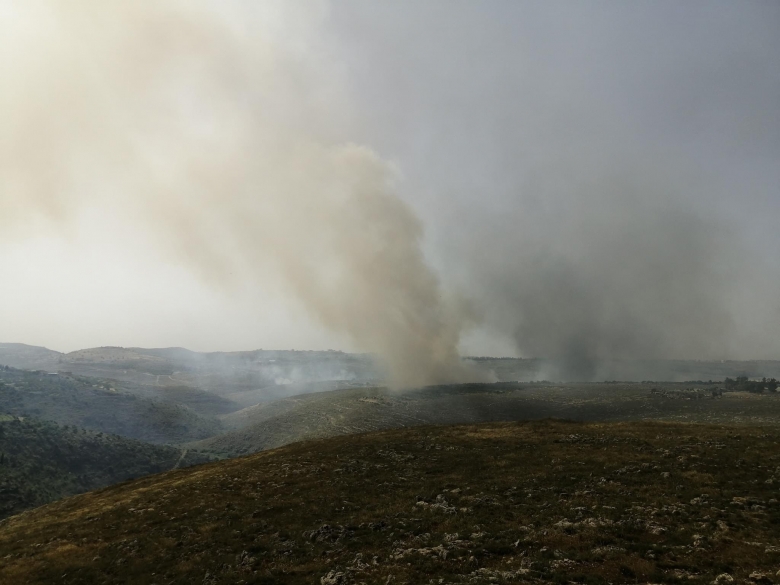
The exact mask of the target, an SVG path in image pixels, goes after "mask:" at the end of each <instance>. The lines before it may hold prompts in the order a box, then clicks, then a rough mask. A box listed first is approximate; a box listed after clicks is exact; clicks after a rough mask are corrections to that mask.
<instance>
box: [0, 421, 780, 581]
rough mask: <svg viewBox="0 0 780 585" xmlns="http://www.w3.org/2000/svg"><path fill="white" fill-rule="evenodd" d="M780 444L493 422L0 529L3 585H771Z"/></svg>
mask: <svg viewBox="0 0 780 585" xmlns="http://www.w3.org/2000/svg"><path fill="white" fill-rule="evenodd" d="M779 465H780V431H779V430H778V429H775V428H772V429H759V428H750V427H737V428H735V427H722V426H713V425H687V424H670V423H666V424H664V423H632V424H624V423H617V424H615V423H612V424H607V423H600V424H594V423H565V422H551V421H538V422H531V423H521V424H518V423H493V424H485V425H479V426H461V427H421V428H414V429H402V430H395V431H388V432H381V433H373V434H367V435H359V436H350V437H338V438H333V439H327V440H321V441H314V442H309V443H299V444H295V445H290V446H288V447H284V448H282V449H278V450H275V451H270V452H264V453H259V454H256V455H253V456H250V457H246V458H241V459H233V460H228V461H221V462H218V463H212V464H207V465H205V466H200V467H197V468H191V469H183V470H176V471H172V472H167V473H164V474H162V475H158V476H152V477H147V478H143V479H140V480H136V481H133V482H130V483H125V484H122V485H117V486H113V487H110V488H107V489H104V490H101V491H98V492H92V493H89V494H84V495H81V496H77V497H74V498H70V499H67V500H63V501H60V502H56V503H54V504H50V505H48V506H45V507H42V508H38V509H35V510H31V511H28V512H25V513H23V514H21V515H18V516H14V517H12V518H9V519H7V520H5V521H3V522H2V523H0V550H2V551H3V554H4V558H3V563H2V565H0V581H1V582H4V583H53V582H57V583H64V584H67V583H74V584H75V583H87V584H89V583H144V584H149V583H158V584H162V583H165V584H166V585H169V584H190V583H204V584H208V585H218V584H223V583H224V584H235V583H264V584H272V583H277V584H281V583H290V584H297V583H301V584H303V583H306V584H311V583H319V584H320V585H334V584H336V585H346V584H352V583H354V584H358V583H367V584H368V583H372V584H374V583H376V584H379V583H381V584H386V583H391V584H392V583H431V582H433V583H517V582H530V583H536V582H538V583H542V582H545V583H549V582H554V583H594V584H597V583H605V584H606V583H647V582H652V583H670V584H672V583H692V584H705V583H706V584H709V583H712V582H713V581H716V582H717V583H732V582H739V583H744V582H749V581H750V582H753V583H762V582H763V583H770V582H772V581H773V580H774V579H775V576H774V573H775V572H776V571H777V568H778V566H779V565H780V547H778V537H779V536H780V506H778V501H777V486H778V483H779V482H780V468H779V467H778V466H779Z"/></svg>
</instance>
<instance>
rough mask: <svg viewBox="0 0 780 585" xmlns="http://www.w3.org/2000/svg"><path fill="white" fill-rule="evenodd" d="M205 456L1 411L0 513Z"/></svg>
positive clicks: (203, 459) (29, 506)
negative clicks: (22, 417) (21, 417)
mask: <svg viewBox="0 0 780 585" xmlns="http://www.w3.org/2000/svg"><path fill="white" fill-rule="evenodd" d="M208 460H209V458H208V457H207V456H204V455H202V454H199V453H197V452H195V451H192V450H186V451H185V450H183V449H179V448H176V447H168V446H162V445H150V444H148V443H142V442H140V441H133V440H130V439H123V438H122V437H118V436H116V435H108V434H104V433H100V432H94V431H87V430H85V429H79V428H76V427H72V426H65V427H63V426H59V425H57V424H54V423H51V422H48V421H40V420H35V419H29V418H28V419H24V420H20V419H18V418H16V417H12V416H8V415H2V416H0V518H4V517H6V516H9V515H11V514H16V513H18V512H21V511H22V510H25V509H27V508H32V507H35V506H40V505H42V504H45V503H48V502H51V501H53V500H57V499H59V498H62V497H65V496H70V495H73V494H78V493H82V492H86V491H89V490H94V489H97V488H101V487H105V486H107V485H111V484H114V483H118V482H120V481H125V480H127V479H131V478H135V477H140V476H143V475H149V474H151V473H159V472H161V471H166V470H168V469H172V468H173V467H175V466H178V467H186V466H188V465H193V464H195V463H202V462H205V461H208Z"/></svg>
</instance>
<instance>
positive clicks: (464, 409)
mask: <svg viewBox="0 0 780 585" xmlns="http://www.w3.org/2000/svg"><path fill="white" fill-rule="evenodd" d="M688 388H690V385H688V384H570V385H552V384H518V383H503V384H464V385H459V386H440V387H430V388H425V389H422V390H415V391H409V392H403V393H400V392H392V391H388V390H386V389H382V388H353V389H346V390H337V391H333V392H322V393H317V394H309V395H305V396H296V397H292V398H288V399H284V400H279V401H276V402H272V403H269V404H261V405H257V406H254V407H250V408H246V409H243V410H240V411H238V412H234V413H231V414H229V415H226V416H225V417H223V418H222V422H223V424H224V425H225V426H226V427H227V428H233V429H234V430H232V431H230V432H227V433H225V434H222V435H218V436H214V437H212V438H209V439H205V440H203V441H199V442H196V443H194V445H195V446H197V447H199V448H202V449H204V450H208V451H212V452H214V453H217V454H219V455H224V456H236V455H242V454H248V453H253V452H255V451H260V450H263V449H270V448H274V447H279V446H281V445H285V444H287V443H291V442H294V441H300V440H303V439H311V438H318V437H329V436H334V435H343V434H350V433H359V432H369V431H376V430H382V429H391V428H399V427H408V426H415V425H424V424H458V423H476V422H485V421H499V420H504V421H509V420H528V419H539V418H545V417H557V418H569V419H575V420H648V419H652V420H669V421H688V422H715V423H748V424H766V425H776V424H780V394H765V395H753V394H747V393H737V392H734V393H729V392H727V393H724V394H723V395H722V396H719V397H718V398H713V397H712V392H713V391H714V390H717V389H718V385H709V384H703V385H699V386H698V387H697V389H688ZM653 389H655V390H656V391H655V392H654V391H653Z"/></svg>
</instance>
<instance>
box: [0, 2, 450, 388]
mask: <svg viewBox="0 0 780 585" xmlns="http://www.w3.org/2000/svg"><path fill="white" fill-rule="evenodd" d="M280 6H281V5H271V4H269V5H267V6H266V8H268V10H267V14H260V15H259V16H260V18H259V19H258V20H259V22H260V23H261V24H262V23H263V22H266V23H267V22H268V21H269V20H270V19H271V17H272V16H273V14H274V10H275V9H278V8H279V7H280ZM312 8H316V5H312ZM3 10H4V13H3V17H4V18H3V25H2V27H1V28H0V37H2V38H3V40H2V47H1V48H0V51H2V54H3V58H2V67H3V70H2V76H3V91H2V94H1V97H0V134H1V135H2V144H1V145H0V218H1V219H0V221H2V226H3V227H2V229H3V231H4V232H6V233H8V232H9V231H11V230H12V229H15V228H19V227H20V226H24V225H29V224H25V223H24V221H25V220H28V219H30V218H34V217H36V216H41V215H43V216H46V217H47V218H48V219H50V220H53V221H55V222H59V223H64V224H66V223H67V222H68V221H69V220H70V219H71V218H72V217H74V216H75V215H77V214H78V212H79V211H80V210H82V209H83V208H85V207H101V206H106V207H113V208H115V209H119V210H121V211H122V212H123V213H126V214H130V215H131V216H132V217H133V218H134V221H136V222H137V224H138V226H139V229H152V230H153V231H154V233H155V234H156V237H157V238H159V241H160V243H161V245H165V249H166V250H169V249H170V250H174V251H175V252H176V253H177V254H178V255H179V257H181V258H183V259H185V260H186V261H187V262H189V263H190V264H191V265H192V266H194V267H196V268H197V270H198V271H200V273H201V274H202V275H203V276H204V277H205V278H207V279H209V280H211V281H213V282H216V283H220V282H224V281H226V280H229V279H230V278H234V279H235V277H231V276H230V275H231V274H242V275H244V274H248V275H251V276H250V280H253V281H256V282H258V283H261V284H263V285H265V286H267V285H268V281H269V280H271V281H279V285H278V286H280V287H281V288H282V289H283V290H284V291H289V292H291V293H292V294H293V295H295V296H296V297H297V298H298V299H299V300H300V301H302V303H303V305H304V306H305V308H306V310H307V311H308V312H309V313H310V314H311V315H312V316H313V317H314V318H315V319H317V320H319V321H320V322H321V323H323V324H324V325H325V326H327V327H328V328H331V329H333V330H335V331H337V332H340V333H343V334H346V335H347V336H349V337H350V338H351V339H352V340H353V341H354V342H355V344H356V345H357V346H358V347H359V348H360V349H362V350H365V351H370V352H376V353H378V354H379V355H380V356H381V357H383V358H384V359H385V361H386V363H387V366H388V368H389V370H390V373H391V375H392V377H393V379H394V381H395V383H396V384H399V385H417V384H429V383H434V382H444V381H453V380H460V379H463V376H464V370H463V369H462V367H461V366H460V364H459V359H458V355H457V342H458V334H459V330H460V323H459V316H458V314H457V313H456V312H455V311H454V310H451V309H450V308H449V307H448V305H447V304H446V303H445V301H444V300H443V298H442V293H441V290H440V288H439V284H438V281H437V278H436V277H435V275H434V274H433V273H432V272H431V270H430V269H429V268H428V266H427V265H426V262H425V259H424V258H423V255H422V252H421V249H420V242H421V238H422V225H421V224H420V222H419V221H418V219H417V218H416V217H415V215H414V214H413V213H412V211H411V210H410V208H409V207H408V206H407V205H406V204H405V203H403V202H402V201H401V199H399V198H398V197H396V196H395V194H394V176H395V171H394V169H393V167H392V165H390V164H388V163H387V162H385V161H384V160H382V159H381V158H380V157H379V156H378V155H377V154H376V153H374V152H373V151H372V150H370V149H369V148H367V147H364V146H360V145H355V144H349V143H344V142H342V141H341V140H340V137H339V136H338V126H337V125H336V124H335V123H334V120H335V121H338V120H339V118H340V117H341V116H344V109H345V105H344V104H343V103H342V102H341V96H339V95H338V90H337V89H333V90H332V91H331V88H330V86H329V82H330V80H329V79H328V75H329V73H328V71H327V70H325V71H323V70H320V69H319V66H320V65H321V63H316V62H311V60H310V59H307V58H304V57H303V56H302V55H301V54H300V51H297V50H296V46H295V40H294V39H293V40H292V41H290V40H288V41H284V39H282V40H280V38H279V35H276V37H275V36H274V34H273V30H272V29H273V27H272V26H268V27H267V30H264V29H262V28H260V29H258V28H250V29H244V28H242V22H241V19H240V13H236V14H230V12H229V11H225V9H224V6H222V5H221V3H218V2H175V1H168V2H158V1H156V0H155V1H141V2H102V1H94V2H73V3H72V2H57V1H54V0H52V1H48V2H30V3H23V4H22V3H14V2H5V3H3ZM261 12H262V10H261ZM300 16H301V17H302V18H301V19H300V20H301V22H306V18H303V16H304V15H303V13H301V15H300ZM284 32H290V31H284Z"/></svg>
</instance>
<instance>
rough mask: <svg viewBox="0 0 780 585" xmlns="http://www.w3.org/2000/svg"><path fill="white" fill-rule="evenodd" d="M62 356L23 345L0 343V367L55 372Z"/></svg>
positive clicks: (40, 348)
mask: <svg viewBox="0 0 780 585" xmlns="http://www.w3.org/2000/svg"><path fill="white" fill-rule="evenodd" d="M62 355H63V354H61V353H60V352H58V351H52V350H51V349H46V348H45V347H38V346H35V345H25V344H24V343H0V366H12V367H14V368H20V369H29V370H47V371H55V370H56V368H57V367H58V364H59V359H60V357H61V356H62Z"/></svg>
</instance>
